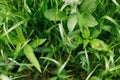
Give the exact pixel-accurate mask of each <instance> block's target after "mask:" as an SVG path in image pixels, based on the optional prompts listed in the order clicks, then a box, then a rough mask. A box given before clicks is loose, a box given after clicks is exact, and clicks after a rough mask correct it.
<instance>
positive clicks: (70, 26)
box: [67, 14, 77, 32]
mask: <svg viewBox="0 0 120 80" xmlns="http://www.w3.org/2000/svg"><path fill="white" fill-rule="evenodd" d="M76 24H77V16H76V14H72V15H70V17H69V19H68V22H67V27H68V30H69V32H72V31H73V30H74V28H75V26H76Z"/></svg>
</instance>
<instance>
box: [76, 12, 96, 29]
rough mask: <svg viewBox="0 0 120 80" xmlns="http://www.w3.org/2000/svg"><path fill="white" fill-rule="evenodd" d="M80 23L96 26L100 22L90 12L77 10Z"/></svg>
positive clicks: (81, 24)
mask: <svg viewBox="0 0 120 80" xmlns="http://www.w3.org/2000/svg"><path fill="white" fill-rule="evenodd" d="M77 18H78V24H79V25H80V26H88V27H95V26H96V25H97V24H98V22H97V21H96V19H95V18H94V17H93V16H92V15H91V14H89V13H81V14H80V13H79V12H77Z"/></svg>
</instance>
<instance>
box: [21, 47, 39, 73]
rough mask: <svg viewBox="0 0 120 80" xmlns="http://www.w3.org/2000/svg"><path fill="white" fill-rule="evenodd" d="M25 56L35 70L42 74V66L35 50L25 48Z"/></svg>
mask: <svg viewBox="0 0 120 80" xmlns="http://www.w3.org/2000/svg"><path fill="white" fill-rule="evenodd" d="M23 51H24V54H25V56H26V57H27V58H28V60H29V61H30V62H31V63H32V64H33V65H34V66H35V68H36V69H37V70H38V71H39V72H41V68H40V64H39V62H38V60H37V58H36V56H35V54H34V52H33V48H32V47H31V46H30V45H26V46H25V47H24V50H23Z"/></svg>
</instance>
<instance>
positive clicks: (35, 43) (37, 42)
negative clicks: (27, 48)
mask: <svg viewBox="0 0 120 80" xmlns="http://www.w3.org/2000/svg"><path fill="white" fill-rule="evenodd" d="M45 41H46V39H35V40H33V41H32V42H31V43H30V45H31V46H32V48H36V47H38V46H40V45H41V44H43V43H44V42H45Z"/></svg>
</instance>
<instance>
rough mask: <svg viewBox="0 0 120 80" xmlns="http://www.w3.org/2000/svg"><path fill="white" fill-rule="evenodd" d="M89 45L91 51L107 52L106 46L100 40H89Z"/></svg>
mask: <svg viewBox="0 0 120 80" xmlns="http://www.w3.org/2000/svg"><path fill="white" fill-rule="evenodd" d="M90 45H91V47H92V48H93V49H96V50H98V51H107V50H108V46H107V44H105V43H104V42H103V41H102V40H99V39H93V40H90Z"/></svg>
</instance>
